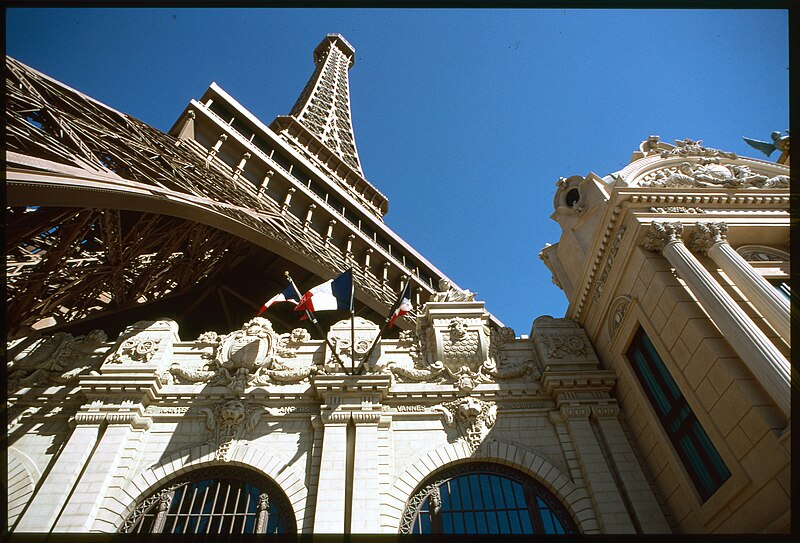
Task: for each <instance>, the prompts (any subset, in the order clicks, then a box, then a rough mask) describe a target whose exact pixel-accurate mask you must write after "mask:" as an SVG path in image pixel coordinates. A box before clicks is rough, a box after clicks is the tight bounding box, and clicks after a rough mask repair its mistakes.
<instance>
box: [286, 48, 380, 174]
mask: <svg viewBox="0 0 800 543" xmlns="http://www.w3.org/2000/svg"><path fill="white" fill-rule="evenodd" d="M355 53H356V50H355V49H354V48H353V46H352V45H350V44H349V43H348V42H347V40H346V39H344V37H343V36H342V35H341V34H328V35H327V36H325V38H324V39H323V40H322V41H321V42H320V44H319V45H318V46H317V47H316V49H314V63H315V64H316V69H315V70H314V73H313V74H312V75H311V78H310V79H309V80H308V83H306V86H305V88H304V89H303V92H302V93H301V94H300V98H298V99H297V102H296V103H295V104H294V107H293V108H292V111H291V112H290V113H289V115H290V116H291V117H294V118H295V119H296V120H297V121H298V122H299V123H300V124H302V125H303V126H304V127H305V128H306V129H308V130H309V131H310V132H311V133H312V134H314V135H315V136H316V137H317V138H319V140H320V141H321V142H322V143H323V144H325V145H326V146H327V147H328V148H330V149H331V150H332V151H333V152H334V153H336V155H337V156H338V157H339V158H340V159H341V160H343V161H344V162H345V163H347V164H348V165H349V166H350V167H351V168H353V169H354V170H355V171H356V172H358V174H359V175H361V176H362V177H363V176H364V172H363V171H362V170H361V161H360V160H359V158H358V151H357V150H356V140H355V136H354V134H353V123H352V121H351V120H350V84H349V80H348V76H347V72H348V70H349V69H350V68H351V67H352V66H353V64H354V62H355Z"/></svg>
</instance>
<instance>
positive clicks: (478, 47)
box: [6, 8, 789, 334]
mask: <svg viewBox="0 0 800 543" xmlns="http://www.w3.org/2000/svg"><path fill="white" fill-rule="evenodd" d="M330 32H338V33H341V34H343V35H344V36H345V38H347V40H348V41H349V42H350V43H351V44H352V45H353V46H354V47H355V49H356V63H355V66H354V67H353V69H352V70H351V71H350V85H351V98H352V104H351V106H352V114H353V124H354V129H355V135H356V144H357V147H358V152H359V155H360V158H361V163H362V166H363V169H364V172H365V175H366V177H367V179H368V180H370V182H372V183H373V184H374V185H375V186H376V187H377V188H378V189H379V190H380V191H381V192H383V193H384V194H385V195H386V196H387V197H388V198H389V213H388V215H387V216H386V223H387V224H388V225H389V226H390V227H391V228H393V229H394V230H395V231H396V232H397V233H398V234H399V235H400V236H402V237H403V238H404V239H405V240H406V241H407V242H408V243H410V244H411V245H412V246H413V247H415V248H416V249H417V250H418V251H419V252H420V253H422V254H423V255H424V256H425V257H426V258H428V260H430V261H431V262H432V263H433V264H434V265H436V266H437V267H438V268H440V269H441V270H442V271H444V272H445V273H446V274H448V275H449V276H450V277H451V278H452V279H453V280H454V281H456V282H457V283H458V284H459V285H460V286H461V287H462V288H468V289H470V290H472V291H475V292H477V293H478V297H477V298H478V299H479V300H484V301H485V302H486V306H487V308H488V309H489V310H490V311H491V312H492V313H494V314H495V315H496V316H497V317H498V318H499V319H500V320H501V321H503V322H504V323H505V324H506V325H507V326H512V327H513V328H514V329H515V330H516V332H517V334H527V333H528V332H529V331H530V326H531V322H532V321H533V319H535V318H536V317H537V316H539V315H545V314H549V315H552V316H555V317H560V316H563V315H564V312H565V310H566V307H567V300H566V297H565V296H564V294H563V293H562V292H561V291H560V290H559V289H558V288H557V287H555V286H554V285H553V284H552V283H551V280H550V273H549V271H548V270H547V269H546V268H545V267H544V265H543V264H542V263H541V261H540V260H539V258H538V257H537V254H538V253H539V251H540V250H541V249H542V247H544V245H545V243H547V242H549V243H555V242H557V241H558V239H559V236H560V231H559V229H558V227H557V225H556V223H555V222H554V221H552V220H550V219H549V218H548V217H549V215H550V214H551V213H552V212H553V203H552V202H553V194H554V192H555V181H556V180H557V179H558V177H559V176H564V177H568V176H570V175H575V174H580V175H585V174H587V173H588V172H590V171H593V172H595V173H597V174H598V175H601V176H602V175H605V174H608V173H611V172H614V171H616V170H619V169H621V168H622V167H623V166H624V165H625V164H627V163H628V161H629V160H630V156H631V153H632V152H633V151H634V150H635V149H636V148H637V146H638V145H639V143H640V142H641V141H642V140H643V139H645V138H646V137H647V136H648V135H650V134H658V135H660V136H661V139H662V140H664V141H667V142H670V143H671V142H672V141H673V140H675V139H683V138H687V137H688V138H692V139H701V140H703V142H704V144H705V145H708V146H710V147H716V148H719V149H724V150H727V151H733V152H736V153H739V154H743V155H747V156H757V154H756V153H757V152H756V151H755V150H753V149H750V148H749V147H748V146H746V145H745V144H744V143H743V142H742V139H741V137H742V136H748V137H751V138H756V139H763V140H769V134H770V132H772V131H773V130H785V129H787V128H788V123H789V106H788V90H789V89H788V87H789V68H788V66H789V62H788V15H787V12H786V11H785V10H719V11H710V10H563V9H549V10H538V9H537V10H522V9H515V10H492V9H480V10H468V9H464V10H452V9H436V10H412V9H357V10H356V9H235V10H223V9H176V8H162V9H33V8H25V9H8V10H7V12H6V49H7V53H8V54H9V55H11V56H12V57H14V58H16V59H18V60H20V61H22V62H24V63H26V64H28V65H30V66H32V67H33V68H36V69H38V70H40V71H42V72H44V73H46V74H48V75H50V76H52V77H54V78H56V79H58V80H60V81H62V82H63V83H66V84H67V85H69V86H71V87H73V88H75V89H77V90H80V91H81V92H84V93H85V94H88V95H90V96H92V97H94V98H96V99H98V100H100V101H102V102H104V103H105V104H107V105H109V106H111V107H113V108H115V109H118V110H120V111H123V112H125V113H128V114H130V115H133V116H134V117H137V118H139V119H141V120H143V121H145V122H147V123H149V124H151V125H152V126H154V127H156V128H159V129H161V130H164V131H166V130H168V129H169V128H170V127H171V126H172V124H173V122H174V121H175V119H176V118H177V116H178V115H179V114H180V113H181V111H182V110H183V108H184V106H185V105H186V103H187V102H188V101H189V99H191V98H199V97H200V96H201V95H202V93H203V91H204V90H205V89H206V87H207V86H208V85H209V84H210V83H211V82H212V81H216V82H217V83H218V84H219V85H220V86H221V87H222V88H223V89H225V90H226V91H227V92H228V93H229V94H231V95H232V96H233V97H234V98H236V99H237V100H238V101H239V102H240V103H241V104H243V105H244V106H245V107H246V108H248V109H249V110H250V111H251V112H253V113H254V114H255V115H256V116H257V117H259V118H260V119H261V120H262V121H264V122H265V123H267V124H268V123H269V122H270V121H271V120H272V119H273V118H274V117H275V116H276V115H281V114H286V113H288V112H289V110H290V109H291V107H292V105H293V104H294V102H295V100H296V99H297V97H298V95H299V94H300V91H301V90H302V89H303V86H304V85H305V83H306V81H307V80H308V77H309V76H310V75H311V72H312V71H313V63H312V51H313V49H314V47H315V46H316V45H317V44H318V43H319V41H320V40H321V39H322V38H323V37H324V36H325V34H327V33H330ZM772 158H773V159H774V158H776V157H775V155H773V157H772ZM272 294H274V293H267V292H265V296H267V297H268V296H270V295H272Z"/></svg>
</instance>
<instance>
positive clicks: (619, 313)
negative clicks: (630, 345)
mask: <svg viewBox="0 0 800 543" xmlns="http://www.w3.org/2000/svg"><path fill="white" fill-rule="evenodd" d="M630 303H631V298H630V297H629V296H619V297H617V298H616V299H615V300H614V301H613V302H611V307H610V308H609V311H608V337H609V338H610V339H614V336H616V335H617V330H618V329H619V325H620V324H621V323H622V319H624V318H625V313H627V311H628V307H629V306H630Z"/></svg>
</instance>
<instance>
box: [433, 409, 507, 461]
mask: <svg viewBox="0 0 800 543" xmlns="http://www.w3.org/2000/svg"><path fill="white" fill-rule="evenodd" d="M433 409H434V410H436V411H439V412H440V413H441V414H442V415H443V416H444V422H445V425H446V426H450V427H453V426H455V427H457V428H458V431H459V433H460V434H461V438H462V439H463V440H464V441H465V442H466V444H467V445H468V446H469V448H470V449H471V450H472V452H475V451H476V450H478V447H480V446H481V443H482V442H483V440H484V439H485V437H486V434H488V433H489V430H490V429H491V428H492V427H493V426H494V423H495V421H496V420H497V405H496V404H495V403H494V402H486V401H483V400H479V399H478V398H473V397H471V396H468V397H466V398H459V399H458V400H453V401H451V402H446V403H443V404H441V405H437V406H434V407H433Z"/></svg>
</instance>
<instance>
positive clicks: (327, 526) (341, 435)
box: [314, 413, 350, 534]
mask: <svg viewBox="0 0 800 543" xmlns="http://www.w3.org/2000/svg"><path fill="white" fill-rule="evenodd" d="M346 417H347V418H344V417H342V416H340V414H339V413H333V414H331V416H329V417H325V416H324V415H323V423H324V424H325V427H324V429H323V437H322V460H321V462H320V466H319V482H318V484H317V507H316V510H315V511H314V532H315V533H320V534H343V533H344V529H345V527H344V497H345V492H344V482H345V466H346V464H347V419H349V418H350V413H346ZM326 418H327V419H328V420H325V419H326Z"/></svg>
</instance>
